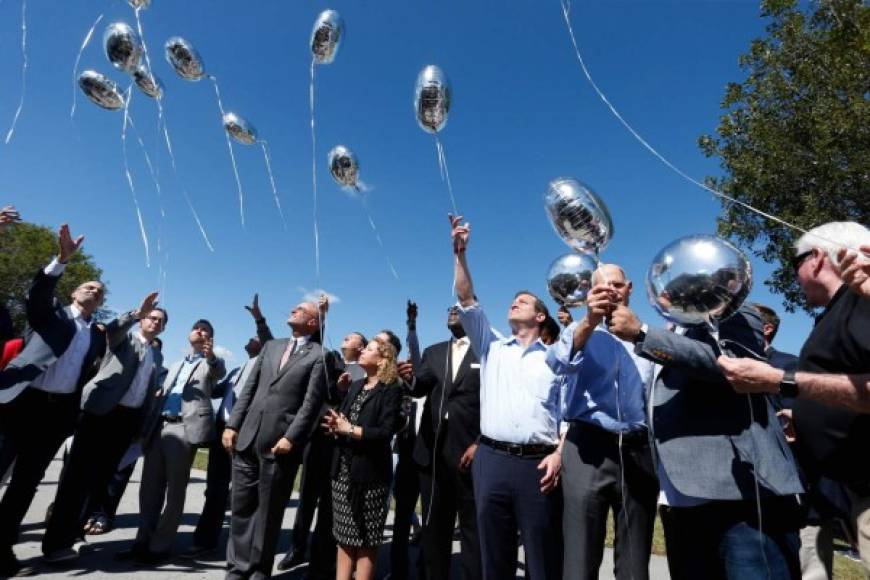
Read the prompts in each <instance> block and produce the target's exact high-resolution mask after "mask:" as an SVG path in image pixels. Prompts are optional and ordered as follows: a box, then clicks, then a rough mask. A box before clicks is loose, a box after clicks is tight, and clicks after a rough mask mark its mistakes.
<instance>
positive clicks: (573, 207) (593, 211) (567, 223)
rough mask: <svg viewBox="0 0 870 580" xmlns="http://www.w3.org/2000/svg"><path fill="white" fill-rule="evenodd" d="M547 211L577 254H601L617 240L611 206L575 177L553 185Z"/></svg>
mask: <svg viewBox="0 0 870 580" xmlns="http://www.w3.org/2000/svg"><path fill="white" fill-rule="evenodd" d="M544 207H545V208H546V210H547V215H548V216H550V223H552V224H553V229H555V230H556V233H557V234H559V237H560V238H562V241H563V242H565V243H566V244H568V246H569V247H571V248H572V249H574V250H577V251H581V252H594V253H598V252H600V251H601V250H603V249H604V248H605V246H607V243H608V242H610V238H612V237H613V221H612V220H611V219H610V212H609V211H607V206H606V205H604V202H603V201H601V198H600V197H598V194H596V193H595V192H594V191H592V189H591V188H590V187H589V186H588V185H586V184H584V183H581V182H580V181H578V180H576V179H574V178H573V177H560V178H558V179H554V180H553V181H551V182H550V186H549V187H548V188H547V193H545V194H544Z"/></svg>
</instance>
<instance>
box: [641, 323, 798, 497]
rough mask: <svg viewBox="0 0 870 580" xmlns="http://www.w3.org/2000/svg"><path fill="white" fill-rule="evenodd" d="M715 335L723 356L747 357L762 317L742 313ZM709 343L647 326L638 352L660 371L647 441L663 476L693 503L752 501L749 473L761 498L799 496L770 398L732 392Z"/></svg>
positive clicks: (705, 335)
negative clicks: (765, 495)
mask: <svg viewBox="0 0 870 580" xmlns="http://www.w3.org/2000/svg"><path fill="white" fill-rule="evenodd" d="M719 336H720V340H721V342H722V343H724V345H725V347H726V348H725V351H726V354H728V355H729V356H734V357H744V356H751V355H750V354H749V353H748V352H747V350H748V349H749V350H751V351H753V352H755V353H758V354H762V353H763V352H764V342H763V338H762V324H761V319H760V318H759V316H758V313H757V312H756V311H755V310H754V309H751V308H748V307H743V308H741V309H740V310H739V311H738V312H737V313H736V314H734V315H733V316H732V317H731V318H729V319H727V320H726V321H725V322H723V323H722V325H721V327H720V329H719ZM714 345H715V341H714V340H713V338H712V337H711V336H710V333H709V332H707V331H706V330H704V329H699V328H694V329H690V330H688V331H687V332H686V334H685V335H684V336H680V335H678V334H675V333H672V332H668V331H666V330H664V329H658V328H651V329H649V332H648V333H647V335H646V339H645V340H644V341H643V342H640V343H638V345H637V347H636V348H637V352H638V354H640V355H642V356H644V357H645V358H648V359H650V360H652V361H654V362H657V363H659V364H661V365H663V367H664V368H663V369H662V371H661V373H659V376H658V378H657V379H656V382H655V384H654V386H653V393H652V397H653V399H652V404H653V407H652V408H653V411H652V437H653V442H654V449H655V452H656V454H657V456H658V460H659V461H661V463H662V465H663V466H664V468H665V471H666V472H667V475H668V478H669V479H670V480H671V482H672V483H673V485H674V487H676V488H677V491H679V492H680V493H683V494H685V495H688V496H691V497H696V498H704V499H712V500H739V499H752V498H754V497H755V487H754V485H755V480H754V477H753V469H755V470H756V473H757V474H758V479H759V484H760V485H761V486H762V487H763V488H764V489H763V492H764V490H766V492H768V493H772V494H774V495H790V494H796V493H801V492H803V486H802V485H801V483H800V479H799V477H798V473H797V468H796V466H795V461H794V458H793V457H792V454H791V450H790V449H789V447H788V445H787V444H786V441H785V436H784V435H783V432H782V428H781V427H780V424H779V421H778V420H777V418H776V414H775V412H774V410H773V407H772V406H771V404H770V402H769V400H768V397H767V396H765V395H752V396H747V395H741V394H738V393H736V392H735V391H734V389H733V388H732V387H731V385H730V384H729V383H728V381H726V380H725V377H724V376H723V375H722V373H721V371H720V370H719V367H718V366H717V364H716V359H717V358H718V354H719V353H718V350H717V349H716V348H714ZM750 401H751V403H750ZM750 404H751V405H752V412H753V413H754V418H755V420H754V421H751V419H750Z"/></svg>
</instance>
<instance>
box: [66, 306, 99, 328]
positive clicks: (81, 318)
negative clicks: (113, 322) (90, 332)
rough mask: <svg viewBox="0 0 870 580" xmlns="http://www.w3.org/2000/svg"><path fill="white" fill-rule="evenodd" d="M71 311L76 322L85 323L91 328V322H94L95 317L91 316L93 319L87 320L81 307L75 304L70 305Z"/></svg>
mask: <svg viewBox="0 0 870 580" xmlns="http://www.w3.org/2000/svg"><path fill="white" fill-rule="evenodd" d="M69 311H70V312H72V315H73V318H74V319H75V320H79V321H81V322H82V323H84V324H85V325H86V326H90V325H91V322H93V320H94V317H93V316H91V319H90V320H85V317H84V313H83V312H82V311H81V310H80V309H79V307H78V306H76V305H75V304H70V305H69Z"/></svg>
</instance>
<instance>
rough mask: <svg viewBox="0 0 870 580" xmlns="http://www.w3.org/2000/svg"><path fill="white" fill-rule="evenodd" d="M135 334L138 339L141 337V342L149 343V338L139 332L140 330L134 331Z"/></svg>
mask: <svg viewBox="0 0 870 580" xmlns="http://www.w3.org/2000/svg"><path fill="white" fill-rule="evenodd" d="M133 336H135V337H136V338H138V339H139V342H141V343H142V344H148V339H147V338H145V337H144V336H142V333H141V332H139V331H138V330H137V331H136V332H134V333H133Z"/></svg>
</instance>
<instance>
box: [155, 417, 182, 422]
mask: <svg viewBox="0 0 870 580" xmlns="http://www.w3.org/2000/svg"><path fill="white" fill-rule="evenodd" d="M160 418H161V419H163V422H164V423H181V422H182V421H183V420H184V418H183V417H182V416H181V415H160Z"/></svg>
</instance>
